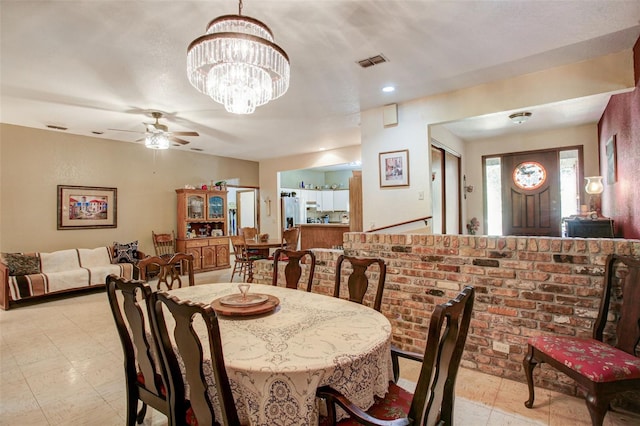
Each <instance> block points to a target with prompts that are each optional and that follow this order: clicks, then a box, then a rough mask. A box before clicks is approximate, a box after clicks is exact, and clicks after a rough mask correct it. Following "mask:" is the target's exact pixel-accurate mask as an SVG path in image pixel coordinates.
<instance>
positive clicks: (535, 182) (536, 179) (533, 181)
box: [513, 161, 547, 189]
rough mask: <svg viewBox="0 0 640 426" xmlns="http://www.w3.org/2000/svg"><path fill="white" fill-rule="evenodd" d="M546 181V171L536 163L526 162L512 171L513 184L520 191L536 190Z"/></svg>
mask: <svg viewBox="0 0 640 426" xmlns="http://www.w3.org/2000/svg"><path fill="white" fill-rule="evenodd" d="M545 180H547V171H546V170H545V168H544V167H543V166H542V164H540V163H538V162H536V161H526V162H524V163H520V164H518V165H517V166H516V168H515V170H514V171H513V183H515V184H516V186H517V187H518V188H521V189H536V188H539V187H540V186H542V184H543V183H544V181H545Z"/></svg>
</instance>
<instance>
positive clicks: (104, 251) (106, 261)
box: [78, 247, 111, 268]
mask: <svg viewBox="0 0 640 426" xmlns="http://www.w3.org/2000/svg"><path fill="white" fill-rule="evenodd" d="M78 255H79V256H80V266H82V267H83V268H93V267H96V266H108V265H111V259H110V257H109V249H108V248H107V247H98V248H94V249H84V248H81V249H78Z"/></svg>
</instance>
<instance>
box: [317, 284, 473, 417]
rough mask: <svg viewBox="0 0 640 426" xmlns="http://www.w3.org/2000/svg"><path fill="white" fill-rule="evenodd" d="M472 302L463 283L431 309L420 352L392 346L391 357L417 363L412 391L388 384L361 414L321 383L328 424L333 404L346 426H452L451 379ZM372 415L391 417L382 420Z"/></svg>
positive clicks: (469, 318) (458, 359) (453, 383)
mask: <svg viewBox="0 0 640 426" xmlns="http://www.w3.org/2000/svg"><path fill="white" fill-rule="evenodd" d="M473 301H474V289H473V287H470V286H467V287H465V288H464V289H463V290H462V291H461V292H460V293H459V294H458V295H457V296H456V298H455V299H452V300H450V301H448V302H446V303H443V304H440V305H437V306H436V307H435V309H434V311H433V313H432V314H431V319H430V321H429V331H428V334H427V344H426V349H425V352H424V355H422V354H416V353H412V352H406V351H399V350H394V349H393V348H392V356H393V355H394V352H395V356H400V357H404V358H407V359H411V360H414V361H422V366H421V368H420V375H419V376H418V382H417V384H416V388H415V391H414V393H413V395H411V394H410V393H409V392H407V391H406V390H403V389H401V388H400V387H398V385H396V384H395V383H393V382H391V383H390V384H389V392H388V393H387V395H385V397H384V398H380V399H378V400H377V401H376V403H375V404H374V406H373V407H371V409H370V410H369V411H367V413H366V414H365V413H363V411H362V410H361V409H360V408H359V407H357V406H355V405H354V404H353V403H352V402H351V401H349V400H348V399H347V398H345V397H344V396H343V395H341V394H340V393H339V392H338V391H336V390H335V389H332V388H330V387H328V386H324V387H321V388H320V389H319V390H318V392H317V393H316V394H317V396H319V397H320V398H324V399H325V400H326V401H327V413H328V422H329V424H335V420H336V410H335V407H336V404H337V405H339V406H341V407H342V408H344V409H345V410H346V411H347V413H348V414H349V416H350V417H351V419H349V421H350V422H351V423H348V424H352V423H355V421H359V422H362V423H363V424H369V425H375V424H380V425H382V424H385V425H391V424H394V425H400V424H402V425H407V424H412V425H426V426H435V425H453V407H454V401H455V382H456V377H457V375H458V369H459V367H460V361H461V360H462V352H463V351H464V345H465V342H466V340H467V333H468V331H469V324H470V322H471V315H472V311H473ZM376 415H379V416H383V418H384V419H391V418H393V419H395V420H393V421H391V420H382V419H379V418H376ZM376 420H377V421H376Z"/></svg>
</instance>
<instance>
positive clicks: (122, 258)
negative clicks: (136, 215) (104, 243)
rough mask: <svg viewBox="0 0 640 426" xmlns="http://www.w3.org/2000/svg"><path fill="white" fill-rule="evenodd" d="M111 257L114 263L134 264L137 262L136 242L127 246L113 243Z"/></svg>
mask: <svg viewBox="0 0 640 426" xmlns="http://www.w3.org/2000/svg"><path fill="white" fill-rule="evenodd" d="M113 256H114V259H113V260H115V261H116V263H136V262H137V261H138V240H135V241H132V242H130V243H127V244H121V243H118V242H114V243H113Z"/></svg>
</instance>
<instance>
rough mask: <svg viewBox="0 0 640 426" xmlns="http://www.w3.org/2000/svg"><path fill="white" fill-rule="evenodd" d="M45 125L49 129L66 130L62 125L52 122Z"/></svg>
mask: <svg viewBox="0 0 640 426" xmlns="http://www.w3.org/2000/svg"><path fill="white" fill-rule="evenodd" d="M47 127H48V128H49V129H53V130H67V128H66V127H62V126H54V125H53V124H47Z"/></svg>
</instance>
